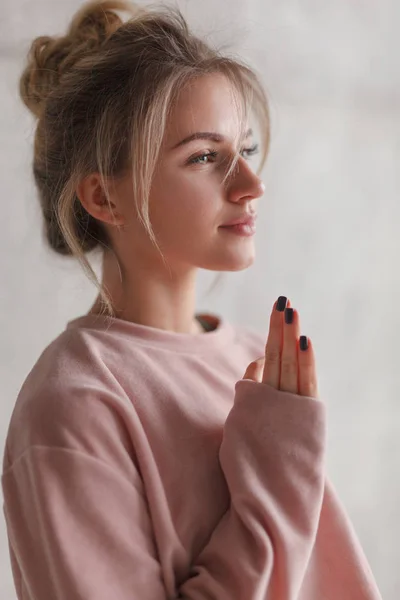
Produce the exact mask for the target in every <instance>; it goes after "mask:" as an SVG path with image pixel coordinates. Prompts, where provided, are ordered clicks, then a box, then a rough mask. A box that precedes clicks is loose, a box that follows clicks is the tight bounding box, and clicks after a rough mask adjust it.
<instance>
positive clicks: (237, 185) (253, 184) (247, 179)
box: [229, 157, 265, 202]
mask: <svg viewBox="0 0 400 600" xmlns="http://www.w3.org/2000/svg"><path fill="white" fill-rule="evenodd" d="M264 192H265V185H264V183H263V182H262V180H261V179H260V178H259V177H258V175H257V174H256V173H254V171H253V170H252V169H251V167H250V165H249V164H248V161H247V160H246V159H245V158H243V157H240V158H239V160H238V163H237V166H236V169H235V175H234V176H233V178H232V179H231V184H230V186H229V199H230V200H231V201H232V202H243V201H249V200H254V199H257V198H260V197H261V196H262V195H263V193H264Z"/></svg>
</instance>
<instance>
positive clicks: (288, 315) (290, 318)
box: [285, 308, 293, 325]
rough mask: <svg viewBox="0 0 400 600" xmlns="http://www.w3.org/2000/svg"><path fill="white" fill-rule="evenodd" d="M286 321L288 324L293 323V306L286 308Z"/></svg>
mask: <svg viewBox="0 0 400 600" xmlns="http://www.w3.org/2000/svg"><path fill="white" fill-rule="evenodd" d="M285 323H287V324H288V325H290V324H291V323H293V308H286V309H285Z"/></svg>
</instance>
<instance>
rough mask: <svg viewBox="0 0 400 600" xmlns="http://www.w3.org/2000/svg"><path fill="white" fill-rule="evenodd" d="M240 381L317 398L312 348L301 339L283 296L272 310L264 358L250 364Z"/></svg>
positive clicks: (292, 311)
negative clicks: (248, 380) (246, 380)
mask: <svg viewBox="0 0 400 600" xmlns="http://www.w3.org/2000/svg"><path fill="white" fill-rule="evenodd" d="M243 379H252V380H253V381H256V382H258V383H266V384H268V385H270V386H271V387H273V388H275V389H277V390H281V391H285V392H291V393H293V394H299V395H300V396H310V397H312V398H318V381H317V373H316V365H315V356H314V350H313V346H312V343H311V340H310V338H308V337H306V336H300V320H299V314H298V312H297V310H296V309H294V308H292V307H291V304H290V300H287V298H286V297H285V296H280V297H279V298H278V300H277V301H276V302H275V303H274V306H273V308H272V313H271V317H270V328H269V333H268V339H267V343H266V346H265V355H264V356H262V357H260V358H258V359H256V360H255V361H253V362H251V363H250V364H249V366H248V367H247V369H246V372H245V374H244V376H243Z"/></svg>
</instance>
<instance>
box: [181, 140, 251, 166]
mask: <svg viewBox="0 0 400 600" xmlns="http://www.w3.org/2000/svg"><path fill="white" fill-rule="evenodd" d="M257 153H258V144H254V145H253V146H250V147H249V148H243V149H242V150H241V151H240V154H241V155H242V156H243V157H244V158H249V157H250V156H253V155H254V154H257ZM217 155H218V152H217V151H216V150H211V151H210V152H204V153H203V154H199V155H198V156H194V157H193V158H191V159H189V161H188V162H189V164H200V165H201V164H202V165H205V164H207V163H209V162H214V161H209V160H208V159H209V158H213V159H215V158H216V157H217ZM204 159H207V160H206V161H204Z"/></svg>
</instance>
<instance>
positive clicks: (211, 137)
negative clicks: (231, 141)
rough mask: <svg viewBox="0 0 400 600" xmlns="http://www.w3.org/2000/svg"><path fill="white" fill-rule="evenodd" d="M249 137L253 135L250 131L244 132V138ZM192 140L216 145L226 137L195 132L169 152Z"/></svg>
mask: <svg viewBox="0 0 400 600" xmlns="http://www.w3.org/2000/svg"><path fill="white" fill-rule="evenodd" d="M250 135H253V130H252V129H249V130H248V131H246V135H245V138H248V137H249V136H250ZM193 140H211V141H212V142H215V143H216V144H221V143H222V142H224V141H226V137H225V136H223V135H222V134H221V133H214V132H211V131H197V132H196V133H192V134H191V135H188V136H187V137H185V138H184V139H183V140H181V141H180V142H178V143H177V144H175V146H172V148H171V150H175V149H176V148H179V147H180V146H183V145H184V144H188V143H189V142H192V141H193Z"/></svg>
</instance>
